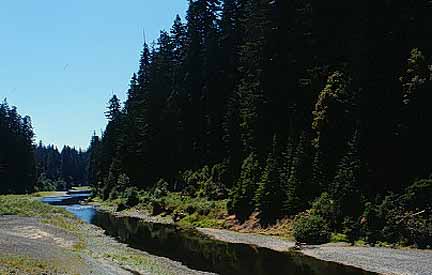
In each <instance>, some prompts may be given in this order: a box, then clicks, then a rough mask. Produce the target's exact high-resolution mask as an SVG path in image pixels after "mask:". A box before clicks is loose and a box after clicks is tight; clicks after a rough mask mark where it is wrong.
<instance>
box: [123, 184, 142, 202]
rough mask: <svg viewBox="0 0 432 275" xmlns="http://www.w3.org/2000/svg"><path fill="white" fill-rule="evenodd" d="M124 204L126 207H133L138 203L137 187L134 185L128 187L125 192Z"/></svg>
mask: <svg viewBox="0 0 432 275" xmlns="http://www.w3.org/2000/svg"><path fill="white" fill-rule="evenodd" d="M125 196H126V205H127V206H128V207H134V206H136V205H138V204H139V203H140V199H139V193H138V189H137V188H136V187H129V188H127V189H126V192H125Z"/></svg>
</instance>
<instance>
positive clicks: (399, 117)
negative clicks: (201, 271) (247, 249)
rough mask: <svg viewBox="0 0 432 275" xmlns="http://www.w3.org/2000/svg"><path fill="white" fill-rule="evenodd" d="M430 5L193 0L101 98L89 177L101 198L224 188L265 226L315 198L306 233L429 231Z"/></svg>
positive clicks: (302, 220) (216, 193)
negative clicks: (114, 92) (116, 91)
mask: <svg viewBox="0 0 432 275" xmlns="http://www.w3.org/2000/svg"><path fill="white" fill-rule="evenodd" d="M430 14H432V3H431V2H430V1H425V0H423V1H417V0H416V1H395V0H392V1H355V2H352V1H337V0H335V1H330V2H329V1H310V0H303V1H285V0H284V1H282V0H280V1H279V0H275V1H269V0H257V1H247V0H225V1H219V0H196V1H190V2H189V9H188V11H187V16H186V18H185V20H184V21H182V19H181V18H180V17H177V18H176V19H175V21H174V24H173V26H172V28H171V29H170V30H169V31H161V33H160V37H159V39H158V40H157V41H156V42H155V43H152V44H150V45H148V44H144V47H143V50H142V53H141V57H140V60H139V69H138V71H137V73H135V74H133V75H132V77H131V79H130V87H129V90H128V91H127V100H126V102H124V104H123V103H122V102H120V100H119V98H118V97H117V96H113V97H112V99H111V100H110V101H109V103H108V108H107V112H106V117H107V119H108V121H109V123H108V126H107V127H106V129H105V132H104V133H103V135H102V136H101V137H98V136H94V137H93V138H92V140H91V147H90V154H91V157H90V168H89V182H90V183H92V184H93V186H94V189H95V190H96V192H97V193H98V194H99V195H100V196H101V197H102V198H104V199H109V198H110V197H116V194H117V193H122V192H124V191H125V190H126V189H127V188H128V187H136V188H138V189H140V190H153V189H155V188H159V187H160V186H164V187H165V188H168V190H170V191H175V192H182V193H183V194H187V195H190V196H200V197H205V198H208V199H211V200H221V199H228V208H229V211H230V212H231V213H233V214H236V216H237V217H238V218H239V219H240V220H242V219H247V217H248V216H249V215H250V214H251V213H252V212H255V211H256V212H258V213H259V216H260V219H261V222H263V223H271V222H273V221H275V220H277V219H278V218H280V217H284V216H291V217H294V216H295V215H296V214H298V213H301V212H303V211H305V210H307V209H310V210H309V211H308V212H305V213H304V214H301V215H298V216H297V218H296V225H299V226H298V230H297V232H298V239H300V240H301V239H303V237H302V234H303V233H304V232H303V233H302V231H301V228H306V226H303V227H302V226H301V225H302V224H303V225H307V224H308V223H311V224H313V225H315V224H319V225H320V226H319V227H320V228H328V230H336V231H339V232H342V231H343V232H345V233H347V234H348V235H349V236H352V237H353V238H357V237H358V236H359V235H361V234H362V235H363V236H364V237H365V238H367V239H368V240H369V241H374V240H376V239H385V240H389V241H396V240H402V239H403V240H406V241H407V242H414V243H417V244H420V243H423V244H424V243H425V242H426V243H427V242H429V243H430V240H431V239H430V238H431V236H432V234H431V228H432V226H431V225H432V221H431V219H430V213H431V212H430V210H431V200H430V197H431V195H432V193H431V192H432V185H431V181H430V180H429V179H430V177H431V172H432V171H431V168H432V167H431V165H430V161H429V158H430V156H431V155H432V143H431V142H430V140H431V134H430V133H431V131H430V130H429V129H428V128H429V125H430V124H431V122H432V113H431V112H432V111H431V108H430V106H429V103H430V102H431V99H432V93H431V92H432V74H431V66H430V64H432V42H431V40H430V37H431V34H432V33H431V32H432V31H431V30H432V29H431V28H429V27H427V26H431V24H432V17H431V16H430ZM414 217H415V218H414ZM383 232H384V233H383ZM324 233H325V232H324ZM304 234H306V233H304ZM325 235H326V234H321V235H319V236H314V237H313V238H315V239H314V240H315V241H318V242H319V241H320V240H321V239H322V238H323V236H324V238H325ZM414 236H415V237H414ZM304 238H307V237H304ZM428 238H429V239H428Z"/></svg>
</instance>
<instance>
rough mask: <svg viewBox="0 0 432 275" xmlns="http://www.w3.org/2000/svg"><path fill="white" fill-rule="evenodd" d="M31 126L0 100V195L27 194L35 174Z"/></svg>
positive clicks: (27, 120) (31, 187) (26, 118)
mask: <svg viewBox="0 0 432 275" xmlns="http://www.w3.org/2000/svg"><path fill="white" fill-rule="evenodd" d="M33 138H34V133H33V128H32V124H31V119H30V117H29V116H24V117H22V116H21V115H20V114H19V113H18V111H17V109H16V108H15V107H10V106H9V105H8V103H7V102H6V101H3V102H2V103H0V194H13V193H29V192H31V191H32V190H33V185H34V180H35V177H36V169H35V159H34V153H33Z"/></svg>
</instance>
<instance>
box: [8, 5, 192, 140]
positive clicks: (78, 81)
mask: <svg viewBox="0 0 432 275" xmlns="http://www.w3.org/2000/svg"><path fill="white" fill-rule="evenodd" d="M187 2H188V1H187V0H124V1H119V0H73V1H72V0H71V1H59V0H38V1H36V0H13V1H3V2H2V5H1V9H0V97H1V98H2V99H3V98H5V97H6V98H7V99H8V102H9V104H10V105H15V106H17V107H18V111H19V112H20V113H21V114H28V115H30V116H31V117H32V120H33V127H34V128H35V132H36V134H37V137H36V141H38V140H42V141H43V142H44V143H45V144H56V145H58V146H59V147H62V146H63V145H64V144H68V145H71V146H77V147H82V148H87V146H88V143H89V139H90V137H91V134H92V133H93V131H94V130H96V131H97V132H100V130H101V129H102V128H104V127H105V125H106V122H105V117H104V111H105V106H106V102H107V101H108V99H109V97H110V96H111V95H112V93H113V92H114V93H116V94H118V95H119V96H120V97H121V98H122V99H124V98H125V94H126V91H127V88H128V83H129V79H130V76H131V74H132V73H133V72H135V71H136V70H137V66H138V60H139V54H140V51H141V49H142V44H143V35H142V32H143V29H145V32H146V37H147V41H152V40H154V39H156V38H157V37H158V35H159V31H160V30H161V29H166V30H168V29H169V28H170V27H171V25H172V22H173V21H174V18H175V15H176V14H180V15H181V16H182V18H184V14H185V11H186V8H187Z"/></svg>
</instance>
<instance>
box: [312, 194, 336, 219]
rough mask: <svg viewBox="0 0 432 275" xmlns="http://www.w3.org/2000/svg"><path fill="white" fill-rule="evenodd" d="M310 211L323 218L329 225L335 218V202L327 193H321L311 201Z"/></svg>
mask: <svg viewBox="0 0 432 275" xmlns="http://www.w3.org/2000/svg"><path fill="white" fill-rule="evenodd" d="M311 211H312V212H313V213H314V214H316V215H319V216H321V217H322V218H324V219H325V220H326V221H327V222H328V223H329V225H330V224H331V223H333V222H334V220H335V219H336V217H335V204H334V201H333V200H332V199H331V197H330V195H329V194H328V193H322V194H321V196H320V197H319V198H318V199H316V200H315V201H314V202H313V203H312V210H311Z"/></svg>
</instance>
